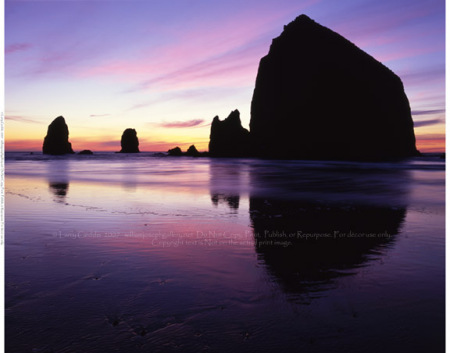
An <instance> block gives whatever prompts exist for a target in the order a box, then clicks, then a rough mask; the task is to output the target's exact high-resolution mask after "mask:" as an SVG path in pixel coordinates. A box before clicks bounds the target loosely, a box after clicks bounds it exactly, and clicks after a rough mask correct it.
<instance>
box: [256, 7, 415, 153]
mask: <svg viewBox="0 0 450 353" xmlns="http://www.w3.org/2000/svg"><path fill="white" fill-rule="evenodd" d="M250 133H251V139H252V147H253V154H254V155H255V156H258V157H264V158H298V159H340V160H343V159H351V160H383V159H397V158H404V157H410V156H415V155H418V154H419V152H418V151H417V149H416V146H415V136H414V129H413V121H412V118H411V109H410V106H409V102H408V98H407V97H406V95H405V92H404V88H403V84H402V81H401V80H400V78H399V77H398V76H397V75H395V74H394V73H393V72H392V71H391V70H389V69H388V68H387V67H385V66H384V65H383V64H381V63H380V62H378V61H377V60H375V59H374V58H373V57H371V56H370V55H368V54H367V53H365V52H364V51H362V50H361V49H359V48H358V47H356V46H355V45H354V44H352V43H351V42H349V41H348V40H347V39H345V38H344V37H342V36H341V35H339V34H337V33H335V32H333V31H331V30H330V29H328V28H326V27H323V26H321V25H319V24H318V23H316V22H314V21H313V20H311V19H310V18H309V17H307V16H306V15H301V16H299V17H297V19H296V20H295V21H293V22H291V23H290V24H288V25H287V26H285V27H284V31H283V33H282V34H281V35H280V36H279V37H278V38H275V39H274V40H273V42H272V45H271V47H270V51H269V53H268V55H267V56H265V57H263V58H262V59H261V61H260V64H259V69H258V75H257V78H256V85H255V89H254V92H253V99H252V103H251V121H250Z"/></svg>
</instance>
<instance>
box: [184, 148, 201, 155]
mask: <svg viewBox="0 0 450 353" xmlns="http://www.w3.org/2000/svg"><path fill="white" fill-rule="evenodd" d="M185 155H186V156H190V157H199V156H200V152H199V151H197V148H195V146H194V145H192V146H190V147H189V148H188V150H187V152H186V154H185Z"/></svg>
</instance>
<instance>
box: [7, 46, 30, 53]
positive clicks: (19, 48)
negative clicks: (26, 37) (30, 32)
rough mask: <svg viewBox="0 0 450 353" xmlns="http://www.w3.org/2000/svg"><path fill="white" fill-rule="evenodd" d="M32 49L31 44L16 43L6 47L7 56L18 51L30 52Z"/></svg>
mask: <svg viewBox="0 0 450 353" xmlns="http://www.w3.org/2000/svg"><path fill="white" fill-rule="evenodd" d="M31 47H32V45H31V44H30V43H16V44H10V45H7V46H6V47H5V54H12V53H15V52H18V51H24V50H28V49H30V48H31Z"/></svg>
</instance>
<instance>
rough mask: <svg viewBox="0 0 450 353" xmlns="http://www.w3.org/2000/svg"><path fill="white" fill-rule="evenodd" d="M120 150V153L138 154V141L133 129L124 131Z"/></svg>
mask: <svg viewBox="0 0 450 353" xmlns="http://www.w3.org/2000/svg"><path fill="white" fill-rule="evenodd" d="M120 145H121V146H122V149H121V150H120V153H138V152H139V140H138V138H137V133H136V130H135V129H126V130H125V131H124V132H123V134H122V138H121V140H120Z"/></svg>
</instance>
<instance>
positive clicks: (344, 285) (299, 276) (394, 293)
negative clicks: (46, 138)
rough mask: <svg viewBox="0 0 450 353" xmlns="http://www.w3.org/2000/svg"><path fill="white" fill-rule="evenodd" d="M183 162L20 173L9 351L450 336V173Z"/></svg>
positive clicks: (11, 205)
mask: <svg viewBox="0 0 450 353" xmlns="http://www.w3.org/2000/svg"><path fill="white" fill-rule="evenodd" d="M174 161H175V160H173V159H167V160H164V161H163V160H158V159H156V158H154V159H149V160H142V161H140V162H138V163H137V162H136V163H133V162H132V161H130V162H131V163H130V164H129V165H128V166H127V165H126V163H123V162H120V161H118V162H114V163H112V166H111V168H112V169H111V170H110V173H111V175H108V173H107V171H108V168H109V167H108V165H107V164H103V167H100V166H97V167H94V165H92V167H91V165H90V164H89V163H86V162H83V161H78V162H80V163H74V161H68V162H67V163H66V164H65V165H63V164H60V165H58V166H52V165H46V166H45V167H42V166H41V164H42V162H40V163H39V164H37V165H36V168H34V169H33V168H30V166H29V167H28V169H29V170H28V171H27V172H26V175H23V174H21V172H20V168H18V169H15V170H12V168H10V169H9V173H8V170H7V174H6V209H5V213H6V220H7V222H6V240H7V250H6V260H7V267H6V276H7V278H6V310H7V311H6V312H7V326H6V327H7V330H9V331H7V336H8V337H9V342H10V343H9V344H10V345H11V346H12V345H13V344H14V346H15V347H17V349H16V348H15V349H16V350H17V351H20V349H22V348H23V349H22V351H26V350H31V349H33V348H36V349H47V350H53V351H61V350H63V349H65V348H64V347H67V341H68V340H70V341H71V342H73V347H72V348H73V350H74V351H85V350H86V347H87V346H89V345H92V346H95V345H101V346H102V347H112V346H114V347H116V348H117V349H119V351H124V352H125V351H139V350H141V351H152V350H155V349H157V348H158V347H161V346H162V345H166V346H167V347H175V346H177V345H178V346H179V347H183V351H186V352H197V351H201V350H202V349H205V350H206V348H205V347H210V348H211V349H212V350H215V351H223V352H226V351H236V352H247V351H261V352H262V351H267V350H275V349H277V350H279V349H282V350H285V351H292V347H295V348H296V349H297V348H301V349H303V350H304V351H310V352H323V351H332V350H333V349H334V348H333V347H336V345H338V346H339V347H344V348H345V349H347V351H349V352H355V353H356V352H360V351H365V352H380V351H389V349H388V350H386V349H385V348H386V347H387V346H389V347H391V348H392V349H391V351H396V350H397V351H402V350H405V349H407V350H409V351H414V349H415V348H417V347H419V348H425V347H424V345H425V343H423V342H424V337H425V338H427V342H440V341H441V338H442V334H441V331H440V329H441V327H443V324H442V325H441V321H442V320H443V319H442V315H441V314H440V313H441V309H442V308H443V307H444V302H443V298H444V296H443V290H444V286H443V283H444V266H443V263H444V252H443V245H444V226H443V225H444V206H443V200H442V192H443V187H444V181H443V178H442V175H443V173H444V172H443V171H439V170H422V169H420V170H417V169H413V170H410V169H409V167H408V168H399V169H396V170H391V169H389V168H388V169H386V168H374V167H375V166H376V165H363V166H357V165H353V164H351V163H348V164H343V165H340V166H339V168H338V169H339V170H337V168H336V167H333V166H332V165H330V164H327V163H313V162H304V163H299V162H293V163H290V162H285V163H281V162H273V161H245V160H241V161H230V160H215V161H209V160H208V159H203V160H193V159H190V160H189V162H187V159H183V158H182V159H179V160H176V162H175V163H174ZM48 163H53V161H49V162H48ZM31 164H32V163H31ZM189 166H191V167H189ZM112 170H113V171H114V173H115V174H114V173H113V172H111V171H112ZM132 172H133V173H134V174H135V175H134V177H133V178H131V177H130V180H131V182H130V183H129V184H127V183H126V181H127V180H128V179H127V174H129V173H132ZM30 174H33V175H30ZM103 176H105V178H103ZM55 184H67V185H68V188H66V189H64V188H59V187H58V188H56V187H54V186H52V185H55ZM130 185H131V186H132V189H133V191H132V192H130V191H131V190H130ZM63 189H64V190H65V191H64V192H63ZM343 191H345V193H344V192H343ZM58 193H60V194H61V195H58ZM63 193H65V195H62V194H63ZM62 200H64V201H63V202H55V201H62ZM277 230H284V231H285V232H290V231H292V232H293V231H298V230H301V231H304V232H307V231H308V232H312V231H316V232H329V231H334V230H339V231H341V232H348V231H349V230H354V231H360V232H381V231H385V230H387V231H388V233H389V234H390V235H392V237H391V238H389V239H387V240H386V239H381V240H378V239H377V240H375V241H371V240H369V241H364V240H363V241H362V242H359V243H358V245H355V243H353V242H352V243H349V242H342V243H331V244H327V243H324V242H317V243H311V242H309V241H304V240H298V241H292V244H291V245H290V246H288V247H282V246H281V247H280V246H278V247H270V246H264V245H258V240H259V239H258V238H257V237H256V239H255V233H264V232H265V231H269V232H274V231H277ZM347 245H349V246H347ZM304 304H307V305H304ZM68 318H70V319H68ZM19 323H20V324H19ZM55 326H57V329H55V328H54V327H55ZM24 332H28V333H27V334H24ZM80 337H83V339H82V340H81V339H80ZM380 337H383V340H380ZM437 344H438V345H439V343H437ZM31 345H32V347H31ZM361 349H362V350H361ZM175 350H176V349H175V348H174V351H175ZM11 351H14V349H11ZM169 351H170V350H169Z"/></svg>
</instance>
